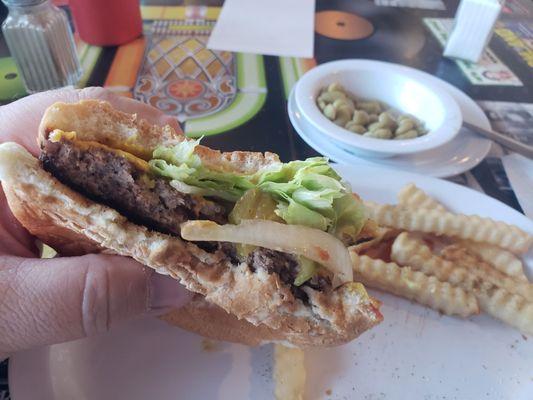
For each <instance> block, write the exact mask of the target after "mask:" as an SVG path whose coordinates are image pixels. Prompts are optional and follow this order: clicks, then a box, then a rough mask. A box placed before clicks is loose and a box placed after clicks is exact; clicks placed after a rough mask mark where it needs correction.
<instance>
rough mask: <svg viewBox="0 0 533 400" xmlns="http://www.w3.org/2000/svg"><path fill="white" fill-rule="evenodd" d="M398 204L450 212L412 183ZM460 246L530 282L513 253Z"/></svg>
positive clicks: (473, 244)
mask: <svg viewBox="0 0 533 400" xmlns="http://www.w3.org/2000/svg"><path fill="white" fill-rule="evenodd" d="M398 204H399V205H400V206H402V207H406V208H410V209H413V210H416V209H424V210H438V211H448V210H447V209H446V208H445V207H444V206H443V205H442V204H441V203H440V202H439V201H437V200H435V199H434V198H433V197H431V196H429V195H428V194H427V193H426V192H424V191H423V190H422V189H420V188H418V187H416V186H415V185H414V184H412V183H410V184H408V185H406V186H404V187H403V188H402V190H400V192H399V193H398ZM460 244H461V245H462V246H464V247H465V248H466V249H467V250H469V251H470V252H471V253H474V254H475V255H477V256H478V257H479V258H481V259H482V260H483V261H485V262H487V263H489V264H490V265H492V266H493V267H494V268H496V269H497V270H499V271H501V272H503V273H504V274H507V275H509V276H511V277H513V278H515V279H517V280H520V281H524V282H528V279H527V277H526V275H525V274H524V266H523V265H522V261H521V260H520V259H519V258H518V257H516V256H515V255H514V254H513V253H511V252H509V251H507V250H504V249H502V248H500V247H498V246H493V245H490V244H486V243H477V242H473V241H471V240H462V241H460Z"/></svg>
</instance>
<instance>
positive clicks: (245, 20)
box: [207, 0, 315, 58]
mask: <svg viewBox="0 0 533 400" xmlns="http://www.w3.org/2000/svg"><path fill="white" fill-rule="evenodd" d="M314 23H315V0H226V1H225V2H224V6H223V7H222V11H221V12H220V16H219V18H218V21H217V23H216V25H215V27H214V28H213V32H212V33H211V37H210V38H209V41H208V42H207V47H208V48H209V49H213V50H227V51H235V52H242V53H255V54H267V55H275V56H286V57H305V58H312V57H313V46H314Z"/></svg>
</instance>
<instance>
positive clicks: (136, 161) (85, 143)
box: [48, 129, 150, 172]
mask: <svg viewBox="0 0 533 400" xmlns="http://www.w3.org/2000/svg"><path fill="white" fill-rule="evenodd" d="M62 139H66V140H68V141H70V142H73V143H74V144H75V145H76V147H78V148H79V149H81V150H88V149H90V148H99V149H103V150H105V151H109V152H111V153H113V154H116V155H118V156H120V157H123V158H125V159H126V160H128V161H129V162H130V163H131V164H133V165H134V166H135V167H136V168H138V169H140V170H142V171H145V172H149V171H150V165H149V164H148V163H147V162H146V161H145V160H143V159H142V158H139V157H137V156H135V155H133V154H131V153H129V152H127V151H124V150H120V149H115V148H113V147H109V146H107V145H105V144H102V143H98V142H95V141H92V140H79V139H78V138H77V135H76V132H65V131H62V130H61V129H54V130H53V131H52V132H51V133H50V134H49V136H48V140H50V141H51V142H54V143H56V142H60V141H61V140H62Z"/></svg>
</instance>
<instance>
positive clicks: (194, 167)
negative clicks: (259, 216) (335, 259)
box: [149, 140, 365, 238]
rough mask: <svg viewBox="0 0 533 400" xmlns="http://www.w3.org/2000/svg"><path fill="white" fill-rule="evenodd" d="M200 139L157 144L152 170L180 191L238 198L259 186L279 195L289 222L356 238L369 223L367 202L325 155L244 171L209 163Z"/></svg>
mask: <svg viewBox="0 0 533 400" xmlns="http://www.w3.org/2000/svg"><path fill="white" fill-rule="evenodd" d="M198 144H199V140H197V141H183V142H181V143H179V144H177V145H174V146H171V147H158V148H157V149H155V151H154V153H153V159H152V160H151V161H150V162H149V164H150V166H151V168H152V172H153V173H154V174H156V175H159V176H162V177H165V178H168V179H170V180H171V184H172V186H173V187H174V188H176V189H177V190H179V191H182V192H185V193H190V194H198V195H202V196H208V197H219V198H222V199H224V200H229V201H233V202H236V201H237V200H238V199H240V198H241V197H242V196H243V195H244V193H245V192H246V191H247V190H249V189H252V188H257V189H259V190H260V191H261V192H264V193H268V194H269V195H271V196H272V198H274V200H275V201H276V203H277V206H276V210H275V212H276V214H277V215H278V216H279V217H280V218H282V219H283V220H284V221H285V222H286V223H288V224H292V225H304V226H309V227H312V228H316V229H320V230H323V231H329V232H331V233H332V234H334V235H335V236H337V237H339V238H342V237H343V236H345V235H349V236H351V237H353V238H355V236H357V234H358V233H359V231H360V230H361V228H362V226H363V225H364V222H365V215H364V209H363V207H362V205H361V204H360V202H359V201H358V200H357V199H356V198H355V197H354V196H352V195H351V189H350V187H349V186H348V185H347V184H346V183H344V182H342V180H341V177H340V176H339V175H338V174H337V173H336V172H335V170H333V168H331V166H330V165H329V164H328V160H327V159H326V158H324V157H314V158H308V159H307V160H303V161H291V162H289V163H277V164H272V165H269V166H267V167H264V168H262V169H261V170H259V171H257V172H256V173H255V174H250V175H243V174H235V173H231V172H220V171H213V170H209V169H208V168H206V167H204V166H203V165H202V162H201V159H200V157H198V155H196V154H195V153H194V149H195V148H196V146H197V145H198Z"/></svg>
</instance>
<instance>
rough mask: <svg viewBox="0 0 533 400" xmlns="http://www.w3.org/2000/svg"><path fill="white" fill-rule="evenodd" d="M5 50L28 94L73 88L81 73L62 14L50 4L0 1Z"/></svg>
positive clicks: (44, 0)
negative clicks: (6, 11) (3, 8)
mask: <svg viewBox="0 0 533 400" xmlns="http://www.w3.org/2000/svg"><path fill="white" fill-rule="evenodd" d="M2 2H3V3H4V4H5V5H6V6H7V8H8V9H9V15H8V16H7V18H6V20H5V21H4V23H3V24H2V31H3V33H4V38H5V39H6V42H7V46H8V47H9V51H10V52H11V55H12V56H13V58H14V59H15V63H16V64H17V67H18V69H19V72H20V74H21V77H22V81H23V82H24V85H25V86H26V90H27V91H28V92H29V93H36V92H42V91H44V90H48V89H54V88H59V87H63V86H68V85H76V84H77V83H78V81H79V79H80V77H81V74H82V69H81V66H80V62H79V60H78V55H77V53H76V46H75V44H74V38H73V36H72V31H71V30H70V26H69V23H68V19H67V15H66V13H65V12H64V11H63V10H61V9H59V8H57V7H56V6H54V5H53V4H52V3H51V2H50V0H2Z"/></svg>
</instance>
